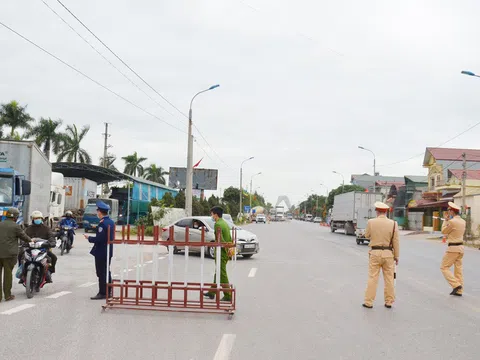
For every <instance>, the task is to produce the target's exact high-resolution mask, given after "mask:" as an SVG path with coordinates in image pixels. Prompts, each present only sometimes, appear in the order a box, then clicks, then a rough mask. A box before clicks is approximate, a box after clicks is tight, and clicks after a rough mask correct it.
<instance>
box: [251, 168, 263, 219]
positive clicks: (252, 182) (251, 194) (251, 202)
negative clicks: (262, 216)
mask: <svg viewBox="0 0 480 360" xmlns="http://www.w3.org/2000/svg"><path fill="white" fill-rule="evenodd" d="M257 175H262V173H261V172H259V173H256V174H255V175H252V177H251V178H250V211H252V183H253V178H254V177H255V176H257Z"/></svg>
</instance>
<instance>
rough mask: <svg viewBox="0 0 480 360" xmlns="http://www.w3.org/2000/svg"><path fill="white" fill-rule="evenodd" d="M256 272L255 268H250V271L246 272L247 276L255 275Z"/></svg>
mask: <svg viewBox="0 0 480 360" xmlns="http://www.w3.org/2000/svg"><path fill="white" fill-rule="evenodd" d="M256 273H257V268H251V269H250V272H249V273H248V277H255V274H256Z"/></svg>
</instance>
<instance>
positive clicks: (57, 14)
mask: <svg viewBox="0 0 480 360" xmlns="http://www.w3.org/2000/svg"><path fill="white" fill-rule="evenodd" d="M41 1H42V2H43V4H44V5H45V6H46V7H47V8H48V9H50V11H51V12H53V13H54V14H55V15H56V16H57V17H58V18H59V19H60V20H62V21H63V22H64V23H65V25H67V26H68V27H69V28H70V29H71V30H72V31H73V32H74V33H75V34H77V35H78V37H80V39H82V40H83V41H84V42H85V43H86V44H87V45H88V46H90V47H91V48H92V49H93V50H94V51H95V52H96V53H97V54H98V55H100V56H101V57H102V58H103V59H104V60H105V61H106V62H107V63H108V64H110V66H112V67H113V68H114V69H115V70H117V72H119V73H120V74H121V75H122V76H123V77H124V78H125V79H127V80H128V81H129V82H130V83H131V84H132V85H133V86H135V87H136V88H137V89H138V90H140V91H141V92H142V93H144V94H145V95H146V96H147V97H148V98H149V99H150V100H152V101H153V102H154V103H155V104H157V105H158V106H160V107H161V108H162V109H163V110H165V111H166V112H167V113H168V114H170V115H172V116H173V114H172V113H171V112H170V111H168V110H167V109H166V108H165V107H164V106H163V105H162V104H160V103H159V102H158V101H156V100H155V99H154V98H153V97H151V96H150V95H149V94H148V93H147V92H146V91H145V90H143V89H142V88H141V87H140V86H138V85H137V84H136V83H135V82H134V81H133V80H132V79H130V78H129V77H128V76H127V75H126V74H125V73H123V72H122V71H121V70H120V69H119V68H118V67H116V66H115V64H113V63H112V62H111V61H110V60H108V59H107V58H106V57H105V55H103V54H102V53H101V52H100V51H98V50H97V48H95V46H93V45H92V44H91V43H90V42H89V41H88V40H87V39H85V38H84V37H83V36H82V35H81V34H80V33H79V32H78V31H77V30H75V28H74V27H73V26H72V25H70V24H69V23H68V22H67V21H66V20H65V19H64V18H63V17H62V16H61V15H60V14H59V13H57V12H56V11H55V10H54V9H52V7H50V5H48V4H47V3H46V2H45V0H41Z"/></svg>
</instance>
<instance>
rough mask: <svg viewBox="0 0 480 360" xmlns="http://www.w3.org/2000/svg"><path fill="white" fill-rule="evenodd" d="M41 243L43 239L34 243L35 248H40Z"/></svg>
mask: <svg viewBox="0 0 480 360" xmlns="http://www.w3.org/2000/svg"><path fill="white" fill-rule="evenodd" d="M42 245H43V241H40V242H37V243H35V249H40V248H41V247H42Z"/></svg>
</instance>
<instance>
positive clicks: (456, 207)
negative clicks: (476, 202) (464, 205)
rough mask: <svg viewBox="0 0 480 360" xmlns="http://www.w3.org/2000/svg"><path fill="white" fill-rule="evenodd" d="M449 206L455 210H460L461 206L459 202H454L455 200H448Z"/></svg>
mask: <svg viewBox="0 0 480 360" xmlns="http://www.w3.org/2000/svg"><path fill="white" fill-rule="evenodd" d="M448 207H449V208H450V209H453V210H456V211H460V206H458V205H457V204H455V203H453V202H451V201H449V202H448Z"/></svg>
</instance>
